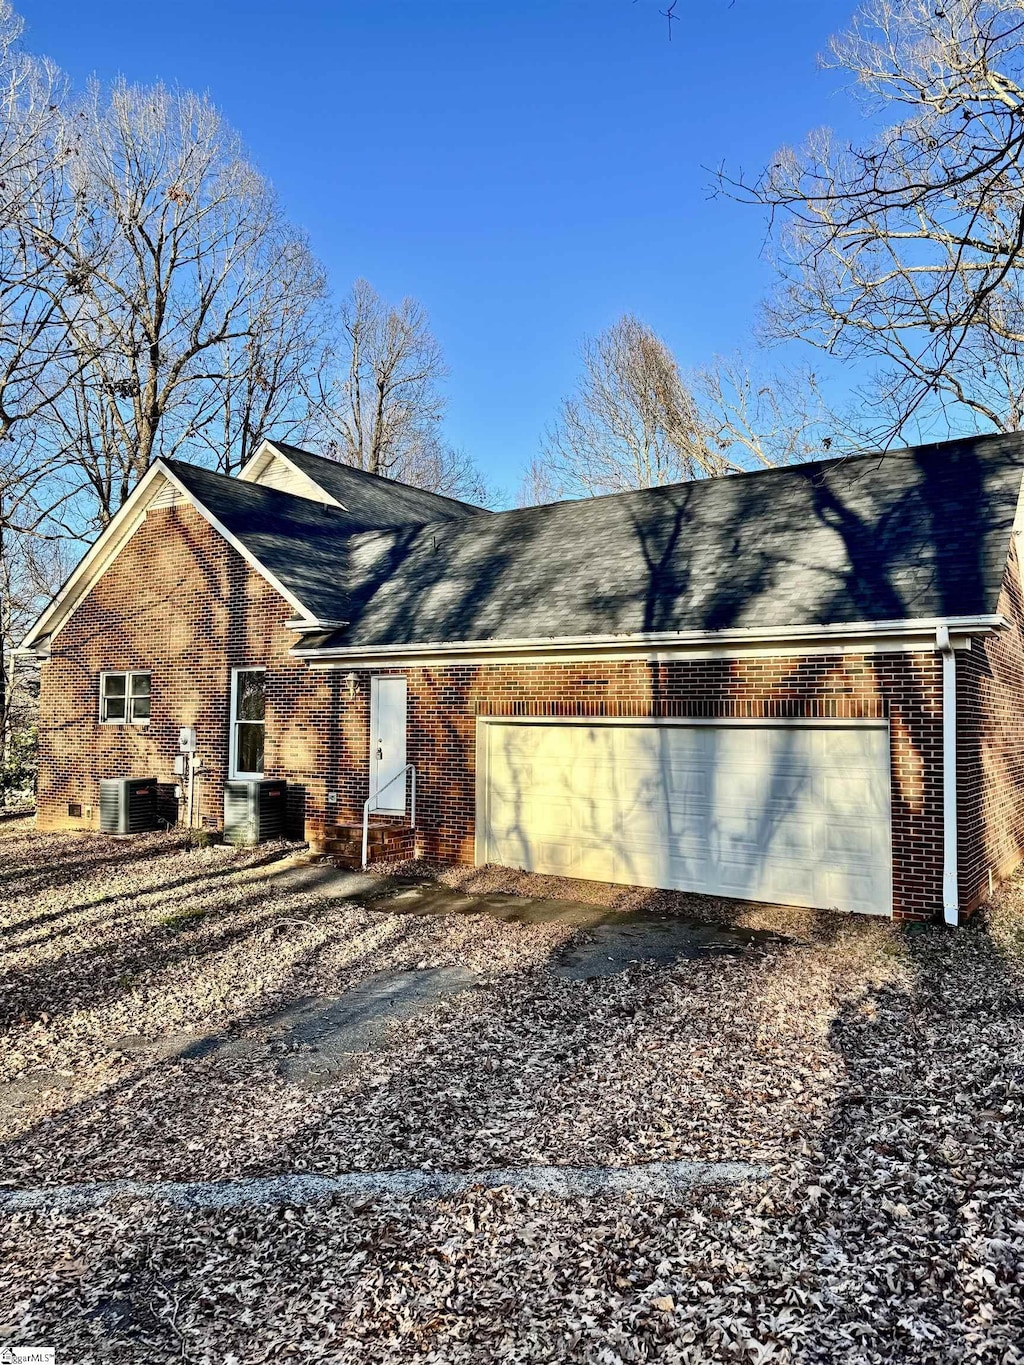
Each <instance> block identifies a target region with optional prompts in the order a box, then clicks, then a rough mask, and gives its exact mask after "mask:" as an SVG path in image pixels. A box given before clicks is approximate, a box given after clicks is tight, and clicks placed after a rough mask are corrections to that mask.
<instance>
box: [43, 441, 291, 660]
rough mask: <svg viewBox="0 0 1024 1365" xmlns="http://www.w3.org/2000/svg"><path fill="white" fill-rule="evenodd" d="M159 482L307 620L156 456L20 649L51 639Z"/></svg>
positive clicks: (138, 521)
mask: <svg viewBox="0 0 1024 1365" xmlns="http://www.w3.org/2000/svg"><path fill="white" fill-rule="evenodd" d="M160 481H163V482H165V483H169V484H170V485H171V486H172V487H173V488H175V489H176V490H177V491H178V492H179V493H180V494H181V496H182V497H183V498H184V499H185V501H186V502H188V503H189V504H190V505H191V506H192V507H194V508H195V509H196V511H197V512H198V513H199V515H200V516H201V517H203V518H204V520H206V521H207V522H208V523H209V524H210V526H212V527H213V529H214V530H215V531H216V532H217V534H218V535H219V536H222V537H223V538H224V540H226V541H227V543H228V544H229V545H230V546H231V548H232V549H233V550H236V551H237V552H238V554H240V555H241V556H242V558H243V559H244V560H245V561H246V563H247V564H249V565H250V566H251V567H252V568H253V569H255V570H256V572H257V573H258V574H259V575H260V576H261V577H262V578H265V579H266V580H267V582H268V583H269V584H270V586H271V587H272V588H274V590H275V591H276V592H279V593H280V594H281V596H282V597H283V598H284V599H285V601H286V602H287V603H288V604H289V605H290V606H291V607H293V608H294V609H295V611H296V612H298V613H299V615H300V617H301V618H302V619H303V620H307V619H311V614H310V613H309V612H308V611H307V610H306V608H305V607H304V606H303V604H302V603H301V602H300V601H299V599H298V598H297V597H296V596H295V594H294V593H293V592H290V591H289V590H288V589H287V588H286V587H285V586H284V584H283V583H281V582H279V581H278V579H277V578H275V577H274V575H273V574H272V573H271V572H270V571H269V569H266V568H264V566H263V565H262V564H261V563H260V562H259V560H258V559H257V558H256V557H255V555H253V554H252V553H251V551H249V550H247V549H246V547H245V546H244V545H243V544H242V543H241V541H239V540H238V539H237V538H236V537H235V536H233V535H232V534H231V532H230V531H229V530H228V529H227V528H226V527H225V526H222V525H221V523H220V522H219V521H218V520H217V518H216V517H215V516H214V515H213V514H212V513H211V512H209V511H207V509H206V508H205V507H204V506H203V504H202V503H201V502H200V501H199V500H198V498H196V497H195V496H194V495H193V494H192V493H191V492H190V491H189V489H188V488H186V487H185V485H184V484H183V483H182V482H181V480H180V479H179V478H177V477H176V475H174V474H173V473H172V472H171V470H170V469H168V467H167V465H165V464H164V462H163V460H160V459H158V460H154V462H153V463H152V464H151V465H150V467H149V469H147V470H146V473H145V474H144V475H143V476H142V478H141V479H140V480H139V482H138V483H137V484H136V486H135V487H134V488H133V489H132V491H131V493H130V494H129V496H128V498H127V500H126V501H125V503H124V505H123V506H122V507H121V508H120V510H119V511H118V512H117V513H116V514H115V515H114V516H113V517H112V518H111V520H110V521H109V523H108V524H107V525H106V526H105V527H104V529H103V531H102V532H101V533H100V535H99V536H98V538H97V539H96V540H95V541H94V542H93V544H92V546H91V547H90V548H89V550H88V551H87V552H86V554H85V555H84V557H83V558H82V560H81V561H80V563H79V564H78V567H77V568H76V569H75V570H74V572H73V573H72V574H71V577H70V578H69V579H68V581H67V582H66V583H65V584H64V586H63V588H61V590H60V592H59V593H58V594H57V595H56V597H55V598H54V599H53V601H52V602H51V603H50V605H49V606H48V607H47V608H46V610H45V611H44V612H43V613H42V615H41V616H40V617H39V619H38V621H36V623H35V624H34V625H33V626H32V628H31V630H30V631H29V632H28V634H27V635H26V636H25V638H24V640H23V641H22V644H21V649H22V650H24V651H25V652H26V653H28V652H32V651H33V649H34V646H35V645H36V644H37V642H38V641H40V640H42V639H44V638H45V637H49V639H50V640H53V639H54V638H55V637H56V636H57V635H58V634H59V633H60V631H61V630H62V629H63V628H64V626H65V625H66V624H67V622H68V621H69V620H70V619H71V616H72V615H73V613H74V611H75V609H76V607H77V606H78V605H79V603H80V602H81V601H82V599H83V598H84V597H85V596H86V594H87V593H88V592H89V590H90V589H91V588H92V586H93V584H94V583H96V582H97V581H98V580H99V579H100V578H101V577H102V576H103V574H104V573H106V571H107V569H109V568H110V566H111V564H112V563H113V562H114V560H115V559H116V558H117V556H118V554H119V553H120V552H121V550H122V549H123V548H124V546H125V545H127V543H128V541H129V540H130V539H131V538H132V536H133V535H134V534H135V532H136V531H137V530H138V528H139V527H140V526H141V525H142V523H143V521H144V520H145V518H146V509H147V506H148V504H149V501H150V493H151V491H152V489H153V486H154V484H156V483H158V482H160Z"/></svg>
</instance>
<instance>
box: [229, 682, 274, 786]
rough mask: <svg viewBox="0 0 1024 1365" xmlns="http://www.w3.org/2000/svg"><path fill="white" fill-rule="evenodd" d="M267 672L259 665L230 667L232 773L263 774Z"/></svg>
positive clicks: (254, 775) (246, 775)
mask: <svg viewBox="0 0 1024 1365" xmlns="http://www.w3.org/2000/svg"><path fill="white" fill-rule="evenodd" d="M266 676H267V675H266V672H265V670H264V669H262V668H233V669H232V670H231V753H230V758H229V768H230V775H231V776H232V777H262V776H263V735H264V730H265V725H266Z"/></svg>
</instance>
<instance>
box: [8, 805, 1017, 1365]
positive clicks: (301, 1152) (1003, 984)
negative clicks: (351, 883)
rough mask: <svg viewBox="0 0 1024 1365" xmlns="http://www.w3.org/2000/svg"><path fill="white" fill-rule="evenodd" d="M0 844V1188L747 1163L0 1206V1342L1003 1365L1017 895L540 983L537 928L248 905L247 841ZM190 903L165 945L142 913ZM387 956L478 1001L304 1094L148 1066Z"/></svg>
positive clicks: (550, 938) (1010, 1252) (1011, 1185)
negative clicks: (538, 1188) (441, 969)
mask: <svg viewBox="0 0 1024 1365" xmlns="http://www.w3.org/2000/svg"><path fill="white" fill-rule="evenodd" d="M3 839H4V853H5V854H6V855H7V858H6V862H5V867H4V872H5V876H6V878H7V880H6V882H5V886H6V887H7V890H8V896H7V900H6V901H5V903H4V906H3V908H2V910H0V946H2V947H3V948H4V949H5V950H6V953H5V958H4V963H5V971H6V976H5V977H4V980H3V983H2V986H0V1008H2V1009H3V1014H2V1016H0V1022H2V1023H3V1025H4V1027H5V1029H6V1032H5V1034H4V1038H3V1049H2V1052H0V1066H3V1067H4V1068H6V1070H5V1071H4V1072H3V1073H2V1075H3V1079H5V1080H7V1081H10V1082H15V1081H17V1082H18V1083H20V1084H22V1085H24V1083H25V1082H26V1081H29V1082H31V1080H32V1077H33V1076H36V1077H37V1078H39V1079H38V1083H31V1084H29V1085H28V1086H27V1087H26V1088H25V1089H24V1093H23V1096H22V1100H20V1101H19V1104H18V1106H17V1108H16V1109H13V1108H12V1109H11V1111H10V1114H9V1119H8V1123H9V1128H8V1137H7V1142H6V1144H5V1148H4V1166H3V1180H4V1183H8V1182H9V1181H10V1180H11V1179H16V1180H17V1181H18V1182H19V1183H39V1182H42V1181H50V1180H53V1179H68V1180H79V1179H89V1178H100V1177H103V1178H109V1177H111V1176H117V1175H126V1176H127V1175H134V1176H139V1177H142V1178H146V1177H157V1178H159V1177H162V1178H182V1177H184V1178H210V1177H216V1176H217V1175H220V1174H223V1175H229V1174H230V1175H235V1174H243V1173H246V1172H249V1173H259V1172H264V1171H265V1172H267V1173H269V1172H272V1171H279V1170H288V1169H296V1170H299V1169H301V1170H322V1171H326V1172H334V1171H341V1170H351V1169H393V1168H397V1167H402V1166H405V1165H419V1166H422V1167H426V1168H430V1167H435V1168H451V1167H474V1166H486V1165H508V1164H520V1163H526V1162H533V1161H544V1160H547V1161H556V1162H563V1163H580V1164H593V1163H595V1162H606V1163H609V1164H617V1165H620V1164H632V1163H636V1162H640V1161H646V1160H652V1159H672V1158H674V1157H688V1156H690V1157H695V1158H698V1159H719V1160H720V1159H728V1158H729V1157H738V1158H742V1159H754V1160H765V1161H769V1162H771V1163H773V1175H772V1178H771V1180H770V1182H768V1184H767V1185H762V1186H751V1187H743V1188H739V1189H718V1190H715V1189H711V1190H695V1191H694V1192H693V1193H692V1195H691V1196H690V1197H688V1198H685V1199H682V1198H681V1199H678V1200H674V1201H673V1203H672V1205H671V1206H668V1205H665V1204H659V1203H655V1202H649V1201H647V1202H645V1201H638V1200H635V1199H633V1198H631V1197H628V1196H623V1197H618V1198H615V1199H603V1200H596V1199H592V1200H587V1199H583V1200H577V1201H574V1202H571V1203H570V1202H568V1201H565V1200H561V1199H555V1198H552V1197H550V1196H541V1195H537V1194H531V1193H528V1192H523V1191H518V1192H517V1191H513V1190H510V1189H507V1188H505V1189H495V1190H484V1189H476V1190H473V1191H470V1192H469V1193H468V1194H465V1195H462V1196H459V1197H453V1198H450V1199H447V1200H436V1201H431V1200H409V1199H398V1198H379V1199H374V1200H362V1201H359V1202H358V1203H352V1202H348V1201H340V1200H338V1201H331V1202H324V1203H321V1204H316V1205H311V1206H309V1207H303V1208H299V1207H290V1206H286V1207H284V1208H278V1209H246V1210H237V1209H234V1210H230V1211H228V1210H224V1211H221V1212H216V1211H213V1212H205V1213H196V1214H191V1215H189V1214H183V1213H181V1212H175V1211H173V1210H169V1209H166V1208H160V1207H157V1206H155V1205H150V1204H146V1203H143V1202H139V1201H134V1202H123V1203H121V1204H120V1205H112V1206H110V1207H109V1208H106V1209H97V1210H95V1211H93V1212H91V1213H88V1214H86V1215H82V1216H79V1217H75V1218H69V1217H61V1216H57V1215H52V1214H51V1215H42V1214H31V1215H21V1216H19V1217H17V1218H11V1219H8V1220H7V1222H6V1224H5V1225H4V1226H3V1228H2V1230H0V1259H2V1261H3V1264H4V1276H3V1277H2V1278H0V1324H5V1325H6V1328H7V1331H8V1335H9V1337H10V1339H11V1340H13V1341H16V1342H18V1343H19V1344H20V1343H22V1342H25V1343H28V1342H30V1341H37V1342H38V1341H46V1342H49V1343H52V1344H55V1345H56V1346H57V1347H58V1359H66V1360H69V1361H74V1362H75V1365H94V1363H95V1365H98V1363H99V1362H100V1361H103V1362H112V1365H120V1363H121V1362H123V1363H124V1365H161V1362H164V1361H168V1362H170V1361H181V1360H185V1361H190V1362H193V1365H222V1363H223V1365H230V1362H235V1365H242V1362H244V1365H261V1362H265V1361H275V1362H276V1361H280V1360H289V1359H294V1360H296V1361H303V1362H304V1361H311V1362H325V1363H326V1362H330V1365H349V1362H351V1363H352V1365H355V1363H356V1362H357V1361H358V1362H359V1365H377V1362H380V1365H385V1363H387V1365H392V1363H393V1365H406V1363H408V1365H442V1362H443V1365H449V1362H454V1363H456V1365H461V1363H462V1362H465V1363H466V1365H469V1363H470V1362H491V1361H498V1360H501V1361H509V1362H534V1361H537V1362H539V1361H545V1362H546V1361H574V1362H575V1361H580V1362H585V1363H586V1365H634V1362H653V1361H657V1362H659V1365H661V1362H667V1365H706V1362H727V1363H731V1362H736V1363H737V1365H739V1363H740V1362H742V1363H743V1365H762V1363H767V1362H770V1365H795V1362H801V1365H803V1363H804V1362H806V1363H807V1365H826V1363H827V1365H882V1362H885V1363H886V1365H888V1363H889V1362H891V1363H892V1365H897V1362H899V1363H900V1365H903V1363H904V1362H906V1363H907V1365H932V1363H933V1362H934V1365H939V1362H942V1365H945V1363H946V1362H964V1363H965V1365H967V1362H971V1363H972V1365H983V1363H984V1362H993V1365H995V1363H996V1362H998V1365H1017V1362H1021V1361H1022V1360H1024V1354H1022V1347H1021V1343H1022V1341H1024V1307H1022V1305H1024V1269H1022V1267H1024V1124H1022V1121H1021V1120H1022V1118H1024V1028H1022V1020H1024V994H1022V987H1021V962H1020V954H1021V943H1022V941H1024V935H1022V934H1021V925H1022V923H1024V915H1022V913H1021V904H1020V903H1021V900H1022V893H1021V892H1019V891H1017V890H1016V889H1015V888H1011V889H1009V890H1008V891H1007V892H1006V893H1005V894H1004V895H1003V896H1002V897H1001V898H1000V900H999V902H998V903H997V905H996V906H995V907H994V909H993V911H992V913H991V915H990V917H989V929H988V931H986V930H985V929H984V928H981V927H979V928H970V929H968V930H965V931H963V932H961V933H959V934H955V935H952V934H948V933H946V932H944V931H943V930H941V929H936V930H934V931H925V932H923V933H918V934H915V935H913V936H907V937H904V936H903V935H902V934H901V933H899V932H898V931H896V930H894V929H892V928H891V927H889V926H886V925H880V924H877V923H870V924H869V923H864V922H858V921H853V920H840V919H837V918H836V917H828V916H821V917H813V916H810V915H804V914H803V913H802V912H787V911H772V910H771V909H768V908H765V909H763V910H756V909H754V908H753V907H750V908H748V909H746V910H743V911H740V910H738V909H737V908H736V907H733V909H732V911H731V913H733V914H734V915H737V914H740V913H742V915H743V916H744V922H745V923H750V924H751V925H752V926H755V927H758V926H759V927H766V928H775V929H779V930H782V931H783V932H785V933H788V934H790V935H791V940H790V941H789V942H778V943H775V944H772V945H769V946H766V947H763V948H758V949H757V950H752V951H750V952H747V953H744V954H742V955H740V956H738V957H735V958H721V959H715V960H702V961H688V962H680V963H677V964H675V965H674V966H672V967H667V968H665V967H663V968H658V969H651V968H647V967H634V968H631V969H630V971H629V972H628V973H626V974H624V975H620V976H611V977H607V978H604V979H603V980H600V981H596V982H572V981H561V980H556V979H555V978H553V977H552V976H551V975H550V974H549V973H548V972H547V971H546V970H545V965H546V963H547V962H548V960H549V959H550V956H551V954H552V953H553V952H555V951H557V950H558V948H559V947H560V945H561V944H562V943H564V942H565V939H566V933H567V931H565V930H564V928H562V927H559V926H552V925H529V926H526V925H517V924H496V923H495V922H493V921H489V920H486V919H483V918H480V917H467V918H465V919H462V918H460V919H458V920H452V919H449V920H443V921H441V920H435V921H431V920H423V921H417V920H410V919H400V918H398V917H395V916H389V915H378V914H371V913H368V912H367V911H366V910H365V909H362V908H360V907H356V906H346V905H345V904H344V903H339V902H338V901H333V902H326V901H323V900H320V899H317V898H316V897H314V896H310V897H305V898H301V897H300V898H298V899H296V898H295V897H294V896H293V897H290V898H289V897H284V896H280V895H278V894H277V893H275V892H274V891H273V888H272V886H270V885H268V884H267V879H266V878H263V879H261V878H260V876H259V868H258V866H257V863H258V861H259V859H260V858H266V857H269V856H271V855H272V854H273V852H274V850H261V851H258V853H255V854H254V853H252V852H246V851H240V850H201V851H200V850H192V851H189V850H183V849H181V848H176V847H175V846H174V844H173V841H170V840H165V839H153V840H150V841H139V842H137V843H134V844H132V845H131V850H132V852H131V856H130V857H128V856H126V854H125V849H126V846H125V845H121V844H116V843H114V842H113V841H103V840H74V839H61V838H57V837H55V836H35V835H31V836H26V835H24V834H20V833H19V834H18V835H17V836H16V837H13V836H10V837H9V836H8V833H7V832H6V831H5V832H4V834H3ZM451 875H452V877H453V879H457V878H462V880H463V882H465V881H467V880H471V879H472V877H473V876H477V877H479V876H485V877H486V878H487V879H488V881H489V883H494V882H495V881H496V880H500V876H501V874H499V873H498V872H496V871H495V870H492V869H488V870H485V872H484V873H483V874H471V873H470V872H468V871H467V870H464V869H463V870H456V871H455V872H454V873H452V874H451ZM579 886H580V884H574V885H573V886H572V888H571V889H568V892H569V894H572V895H578V894H579ZM480 889H486V887H482V888H480ZM491 889H498V888H497V887H496V886H494V885H492V886H491ZM500 889H515V888H514V886H513V885H504V886H502V887H501V888H500ZM533 889H534V890H536V889H537V887H536V886H534V887H533ZM599 893H600V892H599V890H596V891H595V892H594V894H595V895H597V894H599ZM601 894H603V893H601ZM635 894H636V893H630V895H635ZM655 894H656V897H657V901H658V904H659V906H660V907H662V908H668V907H669V906H670V898H666V897H665V896H663V895H662V893H655ZM190 907H191V908H196V909H202V910H203V911H204V912H205V913H204V914H203V915H202V916H195V917H194V922H193V923H192V924H191V926H190V927H189V928H187V930H181V929H177V930H171V929H169V928H167V927H165V926H162V925H161V924H160V923H159V920H160V918H161V916H168V915H174V914H175V913H176V912H178V911H180V910H183V909H188V908H190ZM714 908H715V907H714V906H711V907H710V908H709V913H710V911H711V910H714ZM698 909H699V907H698V906H696V905H695V904H694V903H693V902H692V901H691V902H688V903H687V910H688V912H689V913H695V912H696V911H697V910H698ZM421 963H424V964H427V965H429V966H431V967H432V966H435V965H462V966H467V967H470V968H471V969H472V970H473V971H475V972H478V973H479V974H480V975H481V977H482V979H484V980H485V982H486V985H487V987H488V988H487V989H486V990H470V991H467V992H464V993H462V994H460V995H459V996H457V997H453V998H452V999H449V1000H446V1001H444V1002H442V1003H441V1004H440V1005H439V1006H437V1007H436V1008H435V1009H432V1010H431V1011H429V1012H427V1013H426V1014H425V1015H424V1016H423V1017H422V1018H418V1019H412V1020H407V1021H405V1022H404V1023H402V1024H401V1025H400V1026H396V1027H395V1028H394V1029H393V1031H392V1033H391V1036H390V1040H389V1046H388V1048H387V1049H386V1050H385V1051H384V1052H382V1053H381V1054H379V1055H373V1056H369V1055H368V1056H366V1057H363V1058H361V1059H358V1060H357V1062H356V1064H355V1066H354V1068H353V1070H352V1071H351V1072H350V1073H346V1075H345V1076H344V1077H343V1078H340V1079H338V1081H337V1082H336V1083H334V1084H331V1085H329V1086H326V1087H325V1088H324V1089H322V1090H313V1091H311V1090H307V1089H303V1088H302V1087H301V1086H298V1085H293V1084H290V1083H288V1082H287V1081H285V1080H283V1079H282V1078H281V1077H280V1076H278V1075H277V1074H276V1071H275V1063H274V1061H273V1059H272V1058H269V1059H268V1061H267V1062H266V1063H265V1064H264V1063H254V1062H251V1061H235V1062H230V1061H225V1060H224V1059H220V1060H218V1059H215V1058H214V1057H212V1056H206V1057H204V1056H193V1057H190V1056H186V1055H183V1054H182V1046H183V1045H184V1040H185V1039H186V1037H188V1038H194V1037H195V1036H202V1034H203V1033H204V1031H208V1030H224V1029H227V1030H229V1031H232V1030H233V1031H235V1032H237V1033H239V1034H244V1033H245V1032H246V1031H247V1030H248V1031H253V1032H258V1030H259V1028H260V1026H261V1020H263V1019H265V1017H266V1016H267V1015H268V1013H270V1012H271V1011H272V1010H274V1009H277V1008H279V1007H281V1006H282V1005H284V1004H288V1003H290V1002H295V1001H298V1000H300V999H302V998H305V997H308V996H314V995H320V994H324V993H330V992H334V993H341V992H343V991H344V990H345V989H347V988H348V987H349V986H350V985H353V984H355V983H357V982H358V981H360V980H362V979H364V978H365V976H366V975H367V974H369V973H371V972H373V971H376V970H379V969H380V968H382V967H386V966H390V967H398V968H403V969H411V968H414V967H416V966H418V965H419V964H421ZM44 1016H47V1017H45V1018H44ZM179 1036H180V1038H181V1039H182V1045H181V1046H180V1045H179V1043H178V1041H177V1040H178V1039H179ZM126 1040H128V1041H126ZM118 1042H120V1046H119V1047H118V1046H115V1044H117V1043H118ZM65 1073H68V1074H67V1075H65ZM47 1077H49V1078H50V1079H49V1080H47V1079H46V1078H47ZM56 1077H60V1078H61V1080H62V1084H61V1085H60V1086H57V1085H55V1084H54V1083H53V1079H52V1078H56Z"/></svg>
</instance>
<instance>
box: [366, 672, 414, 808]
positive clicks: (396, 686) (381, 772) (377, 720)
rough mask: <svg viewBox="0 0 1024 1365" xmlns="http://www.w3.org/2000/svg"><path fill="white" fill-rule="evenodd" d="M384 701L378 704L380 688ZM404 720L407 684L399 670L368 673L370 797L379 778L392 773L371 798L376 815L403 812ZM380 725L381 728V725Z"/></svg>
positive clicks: (406, 706) (378, 783) (405, 732)
mask: <svg viewBox="0 0 1024 1365" xmlns="http://www.w3.org/2000/svg"><path fill="white" fill-rule="evenodd" d="M382 688H383V690H384V693H385V698H386V700H385V703H384V706H383V708H382V707H381V689H382ZM407 724H408V685H407V682H406V679H405V676H404V675H403V674H395V673H383V674H379V673H372V674H371V675H370V788H369V791H368V792H367V796H370V797H372V796H373V795H374V793H375V792H377V791H378V790H379V789H380V784H381V781H382V780H387V777H388V774H389V773H395V779H394V781H393V782H392V783H391V784H390V785H389V786H388V787H387V789H386V790H385V791H384V792H382V793H381V799H380V800H376V799H375V800H371V802H370V810H371V811H373V812H374V813H375V814H378V815H404V814H405V773H404V771H403V772H402V776H401V777H399V776H398V773H397V770H398V769H403V770H404V768H405V763H406V756H407V749H406V740H407ZM382 727H383V729H382Z"/></svg>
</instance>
